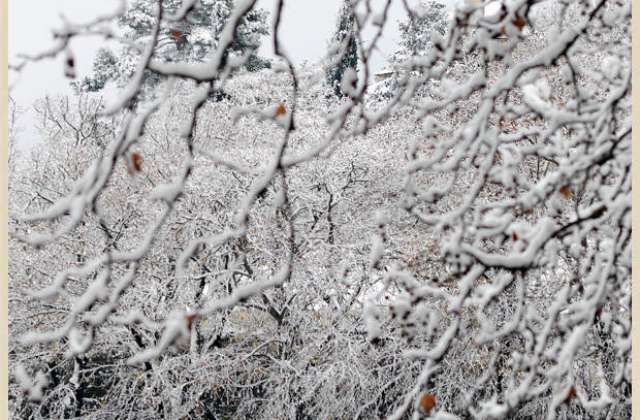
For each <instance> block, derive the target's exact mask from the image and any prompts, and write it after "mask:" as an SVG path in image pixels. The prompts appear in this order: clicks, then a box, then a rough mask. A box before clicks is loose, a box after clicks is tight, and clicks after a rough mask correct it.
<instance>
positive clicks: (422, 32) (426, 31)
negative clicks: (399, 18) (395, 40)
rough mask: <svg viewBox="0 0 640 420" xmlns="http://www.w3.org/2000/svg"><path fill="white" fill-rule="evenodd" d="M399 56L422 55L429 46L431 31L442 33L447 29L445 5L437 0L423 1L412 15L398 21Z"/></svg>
mask: <svg viewBox="0 0 640 420" xmlns="http://www.w3.org/2000/svg"><path fill="white" fill-rule="evenodd" d="M399 29H400V46H401V48H400V51H399V52H398V53H397V54H398V55H400V56H401V57H415V56H421V55H424V54H425V53H426V52H427V51H428V50H429V47H430V46H431V44H432V42H431V34H432V32H433V31H435V32H437V33H439V34H440V35H444V33H445V32H446V30H447V13H446V6H445V5H444V4H442V3H440V2H438V1H433V0H430V1H423V2H421V3H420V6H419V8H418V9H417V10H416V13H415V14H414V15H413V16H410V17H409V18H408V20H407V21H405V22H400V25H399Z"/></svg>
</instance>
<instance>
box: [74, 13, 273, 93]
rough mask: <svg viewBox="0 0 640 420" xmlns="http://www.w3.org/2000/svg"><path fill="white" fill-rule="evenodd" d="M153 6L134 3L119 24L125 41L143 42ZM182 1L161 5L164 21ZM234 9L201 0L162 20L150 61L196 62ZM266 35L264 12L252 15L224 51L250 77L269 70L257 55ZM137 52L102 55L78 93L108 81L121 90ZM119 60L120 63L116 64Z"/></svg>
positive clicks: (148, 31)
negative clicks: (173, 18) (241, 64)
mask: <svg viewBox="0 0 640 420" xmlns="http://www.w3.org/2000/svg"><path fill="white" fill-rule="evenodd" d="M155 4H156V2H155V1H152V0H136V1H134V2H132V3H131V5H130V7H129V9H128V10H127V12H126V13H125V14H124V15H123V16H122V18H121V19H120V20H119V22H118V24H119V26H120V28H121V29H122V31H123V33H124V36H125V38H127V39H129V40H131V41H133V42H145V41H147V40H148V37H149V35H150V34H151V31H152V29H153V27H154V24H155V12H154V7H155ZM181 5H182V1H181V0H164V2H163V10H164V16H165V17H166V16H170V15H172V14H175V13H176V12H178V11H179V10H180V7H181ZM233 8H234V0H200V1H199V2H198V3H196V6H195V7H194V8H193V9H192V10H191V11H190V12H189V13H188V14H187V15H186V17H185V18H184V19H182V20H181V21H178V22H173V21H169V20H165V21H164V22H163V23H162V27H161V32H160V37H159V40H158V43H157V46H156V51H155V54H154V58H156V59H160V60H164V61H180V62H198V61H203V60H204V59H205V58H206V56H207V55H208V53H209V52H210V51H211V50H213V49H215V48H217V46H218V42H219V39H220V34H221V33H222V30H223V29H224V27H225V24H226V22H227V20H228V19H229V17H230V16H231V13H232V11H233ZM268 33H269V29H268V23H267V12H266V11H264V10H261V9H257V10H252V11H251V12H249V13H248V14H247V15H246V16H244V18H243V19H242V20H241V23H240V25H239V27H238V29H237V30H236V33H235V37H234V40H233V43H232V45H231V47H230V49H229V51H228V53H229V54H232V55H236V56H243V55H245V56H247V60H246V63H245V65H244V67H245V68H246V69H247V70H249V71H258V70H261V69H264V68H268V67H270V66H271V63H270V62H269V61H268V60H267V59H265V58H262V57H259V56H258V55H257V50H258V48H260V42H261V38H262V36H264V35H267V34H268ZM138 56H139V52H138V51H137V50H136V49H135V48H131V47H128V46H126V47H124V48H123V49H122V50H121V51H120V53H118V54H116V53H114V52H113V51H111V50H108V49H102V50H100V51H99V52H98V55H97V57H96V60H95V63H94V68H93V74H92V75H91V76H90V77H86V78H84V79H83V80H82V82H81V83H80V84H79V86H77V88H78V89H79V90H82V91H93V92H95V91H99V90H101V89H103V88H104V86H105V84H106V83H107V82H108V81H109V80H114V81H116V82H117V83H118V84H120V85H122V84H124V83H126V81H127V80H128V79H129V78H130V77H131V75H133V73H134V72H135V68H136V65H137V57H138ZM119 57H120V58H119ZM158 81H159V78H158V77H157V76H156V77H153V76H152V75H149V77H147V79H146V85H147V86H148V87H152V86H155V85H156V84H157V82H158Z"/></svg>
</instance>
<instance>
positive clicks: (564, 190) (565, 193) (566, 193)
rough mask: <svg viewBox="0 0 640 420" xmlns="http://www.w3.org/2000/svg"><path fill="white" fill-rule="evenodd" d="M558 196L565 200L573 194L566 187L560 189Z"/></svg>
mask: <svg viewBox="0 0 640 420" xmlns="http://www.w3.org/2000/svg"><path fill="white" fill-rule="evenodd" d="M560 194H562V196H563V197H564V198H566V199H569V198H571V197H573V192H572V191H571V188H569V187H568V186H567V185H564V186H562V187H560Z"/></svg>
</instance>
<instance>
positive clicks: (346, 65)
mask: <svg viewBox="0 0 640 420" xmlns="http://www.w3.org/2000/svg"><path fill="white" fill-rule="evenodd" d="M355 23H356V22H355V11H354V8H353V5H352V4H351V1H350V0H345V1H344V3H343V5H342V8H341V9H340V14H339V16H338V27H337V29H336V32H335V34H334V36H333V39H332V43H331V51H332V52H334V51H337V52H336V54H337V56H332V55H333V54H330V57H329V61H330V64H329V67H328V68H327V73H326V78H327V84H328V85H329V86H331V88H332V89H333V91H334V93H335V95H336V96H337V97H339V98H341V97H342V96H344V92H343V91H342V88H341V84H342V78H343V77H344V74H345V72H346V71H347V69H353V70H354V71H355V72H356V73H357V71H358V45H357V42H356V35H355V33H356V28H355Z"/></svg>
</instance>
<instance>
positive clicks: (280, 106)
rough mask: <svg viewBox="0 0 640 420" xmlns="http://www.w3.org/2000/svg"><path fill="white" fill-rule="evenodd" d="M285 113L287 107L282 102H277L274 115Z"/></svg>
mask: <svg viewBox="0 0 640 420" xmlns="http://www.w3.org/2000/svg"><path fill="white" fill-rule="evenodd" d="M286 113H287V108H285V107H284V105H283V104H278V106H277V107H276V117H279V116H281V115H284V114H286Z"/></svg>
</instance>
